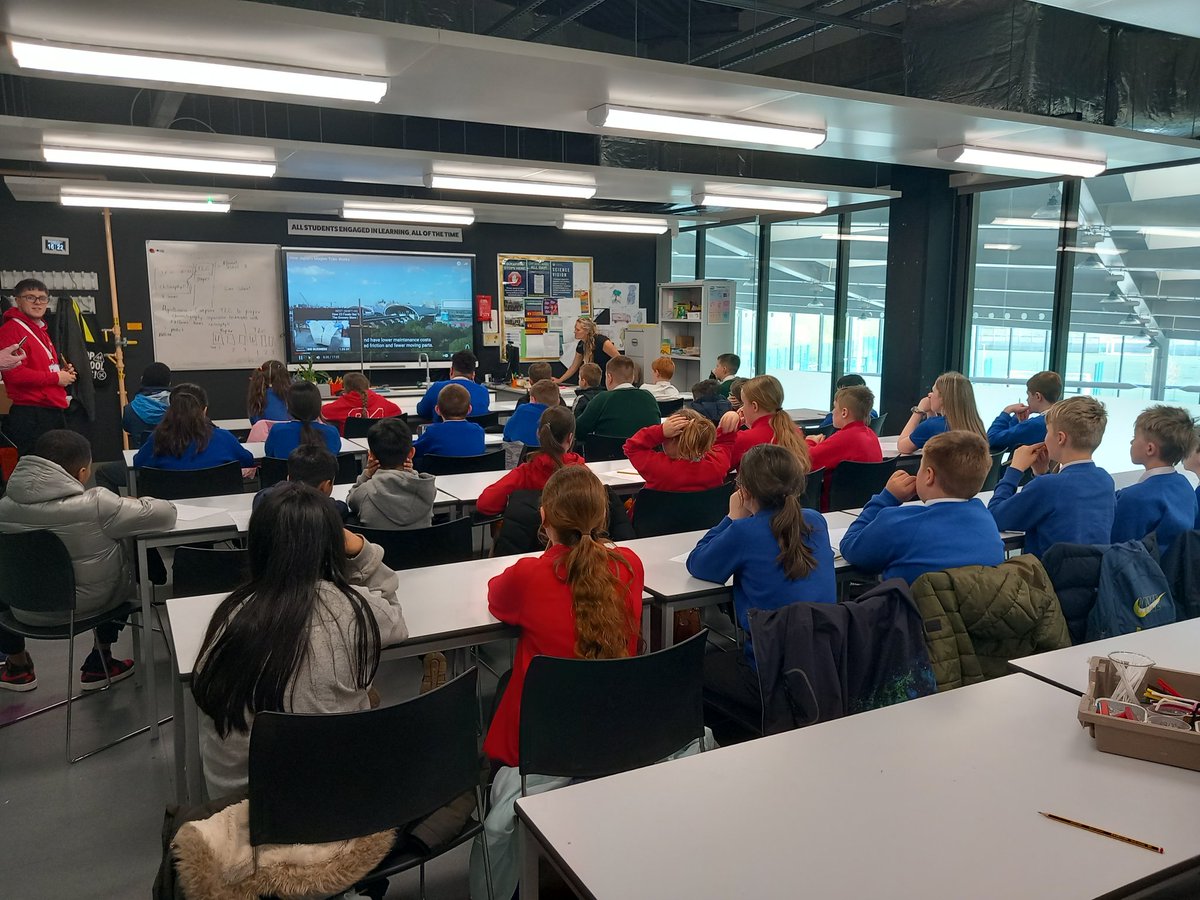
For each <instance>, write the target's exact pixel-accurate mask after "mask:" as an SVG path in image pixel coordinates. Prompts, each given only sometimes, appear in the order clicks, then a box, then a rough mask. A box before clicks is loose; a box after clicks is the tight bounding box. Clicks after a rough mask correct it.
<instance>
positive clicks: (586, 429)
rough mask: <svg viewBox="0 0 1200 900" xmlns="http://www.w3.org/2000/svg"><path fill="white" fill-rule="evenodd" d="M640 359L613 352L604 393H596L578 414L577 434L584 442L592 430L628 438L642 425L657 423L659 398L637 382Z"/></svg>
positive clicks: (659, 417)
mask: <svg viewBox="0 0 1200 900" xmlns="http://www.w3.org/2000/svg"><path fill="white" fill-rule="evenodd" d="M636 378H637V363H635V362H634V361H633V360H632V359H630V358H629V357H628V356H614V357H613V358H612V359H610V360H609V361H608V365H607V366H606V367H605V369H604V383H605V385H606V386H607V387H608V390H606V391H605V392H604V393H603V394H600V395H598V396H596V397H593V398H592V400H591V402H590V403H588V405H587V408H586V409H585V410H584V411H583V412H582V413H578V414H576V416H575V436H576V437H577V438H578V439H579V440H580V441H581V442H583V443H585V444H586V443H587V439H588V437H590V436H591V435H593V434H603V435H610V436H612V437H619V438H629V437H633V435H634V433H635V432H636V431H637V430H638V429H639V428H645V427H646V426H647V425H656V424H658V422H659V421H661V419H662V417H661V416H660V415H659V414H658V401H657V400H655V399H654V398H653V397H651V396H650V394H648V393H647V392H646V391H639V390H638V389H637V387H636V386H635V385H634V383H633V382H634V380H635V379H636Z"/></svg>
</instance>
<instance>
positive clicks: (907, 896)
mask: <svg viewBox="0 0 1200 900" xmlns="http://www.w3.org/2000/svg"><path fill="white" fill-rule="evenodd" d="M1076 704H1077V700H1076V698H1074V697H1073V696H1071V695H1070V694H1068V693H1066V692H1065V691H1060V690H1056V689H1055V688H1052V687H1051V686H1049V685H1046V684H1043V683H1040V682H1038V681H1036V680H1034V679H1032V678H1028V677H1026V676H1024V675H1010V676H1007V677H1005V678H999V679H995V680H993V681H989V682H985V683H983V684H978V685H973V686H971V687H966V688H960V689H958V690H954V691H949V692H947V693H943V694H937V695H935V696H932V697H925V698H922V699H920V700H914V701H910V702H908V703H902V704H900V705H898V706H891V707H887V708H885V709H880V710H874V711H871V712H866V713H862V714H860V715H856V716H849V717H847V718H844V719H838V720H836V721H833V722H826V723H823V724H821V725H815V726H812V727H810V728H802V729H799V730H796V731H791V732H787V733H786V734H781V735H775V736H773V737H768V738H764V739H761V740H756V741H749V742H747V743H743V744H737V745H735V746H731V747H726V748H723V749H720V750H715V751H711V752H709V753H703V754H700V755H698V756H693V757H689V758H687V759H681V760H676V761H673V762H669V763H662V764H659V765H655V766H649V767H647V768H643V769H637V770H635V771H632V772H626V773H624V774H621V775H615V776H612V777H610V778H601V779H598V780H595V781H590V782H584V783H582V784H578V785H573V786H571V787H566V788H562V789H560V790H557V791H550V792H548V793H544V794H538V795H536V796H533V797H528V798H525V799H523V800H520V801H518V804H517V808H518V811H519V814H520V816H521V818H522V819H523V820H525V821H526V822H529V823H531V824H532V826H533V828H534V829H535V830H536V832H537V833H538V834H539V835H540V841H541V842H543V843H545V844H549V845H550V846H551V847H552V848H553V851H554V853H555V855H556V856H557V857H558V858H559V859H560V860H562V861H563V863H565V866H566V867H567V868H568V869H569V870H570V872H571V873H573V874H574V876H575V878H577V879H578V880H579V881H580V882H581V883H582V884H583V885H585V886H586V888H587V890H588V892H589V896H594V897H596V898H598V900H610V898H620V900H638V898H656V900H657V898H662V897H756V898H764V900H771V898H781V900H782V898H794V897H797V896H801V895H803V896H805V897H839V898H842V897H845V898H850V897H855V898H857V897H887V898H889V900H936V898H951V897H955V898H957V897H964V896H969V897H971V898H972V900H1000V898H1004V900H1008V898H1012V897H1021V898H1055V900H1060V898H1085V897H1094V896H1096V895H1098V894H1103V893H1105V892H1106V891H1109V890H1112V889H1114V888H1117V887H1119V886H1121V885H1124V884H1128V883H1129V882H1132V881H1135V880H1137V879H1139V878H1142V877H1145V876H1148V875H1151V874H1153V873H1155V872H1158V871H1160V870H1162V869H1164V868H1166V867H1168V866H1171V865H1174V864H1176V863H1180V862H1183V861H1185V860H1187V859H1189V858H1192V857H1194V856H1195V854H1196V852H1197V850H1196V841H1195V836H1196V835H1197V834H1200V804H1198V803H1196V802H1195V799H1196V796H1197V793H1198V792H1200V772H1190V771H1187V770H1185V769H1179V768H1174V767H1171V766H1163V765H1156V764H1153V763H1147V762H1142V761H1140V760H1135V759H1127V758H1124V757H1120V756H1114V755H1112V754H1108V753H1100V752H1098V751H1097V750H1096V749H1095V747H1093V746H1092V743H1093V741H1092V738H1091V737H1090V736H1088V734H1087V732H1085V731H1084V730H1083V729H1081V728H1080V727H1079V724H1078V722H1077V721H1076V719H1075V715H1076ZM839 776H840V777H839ZM722 810H725V811H730V810H736V811H737V814H736V821H734V820H732V819H730V817H729V816H728V815H722V814H721V811H722ZM1039 810H1045V811H1047V812H1053V813H1057V814H1058V815H1062V816H1066V817H1068V818H1071V819H1075V820H1077V821H1083V822H1087V823H1089V824H1094V825H1097V826H1099V827H1101V828H1107V829H1109V830H1111V831H1116V832H1120V833H1121V834H1125V835H1129V836H1131V837H1135V838H1137V839H1139V840H1143V841H1148V842H1150V843H1152V844H1158V845H1161V846H1162V847H1164V848H1165V850H1166V853H1165V854H1164V855H1159V854H1157V853H1152V852H1149V851H1147V850H1143V849H1140V848H1137V847H1131V846H1129V845H1126V844H1122V843H1119V842H1117V841H1114V840H1111V839H1109V838H1105V837H1100V836H1098V835H1094V834H1089V833H1088V832H1086V831H1083V830H1080V829H1077V828H1071V827H1069V826H1066V825H1061V824H1059V823H1057V822H1052V821H1050V820H1048V819H1044V818H1042V817H1041V816H1039V815H1038V811H1039ZM688 860H690V861H691V862H690V863H689V862H687V861H688ZM705 860H709V861H711V860H726V861H729V860H740V861H742V864H738V865H734V864H728V865H720V864H700V863H698V861H705ZM618 861H619V862H618Z"/></svg>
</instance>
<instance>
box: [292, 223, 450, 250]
mask: <svg viewBox="0 0 1200 900" xmlns="http://www.w3.org/2000/svg"><path fill="white" fill-rule="evenodd" d="M288 234H295V235H312V236H314V237H346V238H376V239H379V240H385V241H442V242H445V243H453V244H461V243H462V229H461V228H447V227H445V226H442V225H401V224H399V223H396V222H329V221H324V220H316V219H288Z"/></svg>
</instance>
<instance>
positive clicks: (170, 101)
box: [147, 91, 187, 128]
mask: <svg viewBox="0 0 1200 900" xmlns="http://www.w3.org/2000/svg"><path fill="white" fill-rule="evenodd" d="M186 96H187V95H186V94H184V93H182V92H180V91H155V93H154V99H153V100H151V101H150V121H149V122H148V123H147V124H148V125H149V126H150V127H151V128H170V127H171V123H172V122H174V121H175V117H176V116H178V115H179V107H180V106H181V105H182V104H183V98H184V97H186Z"/></svg>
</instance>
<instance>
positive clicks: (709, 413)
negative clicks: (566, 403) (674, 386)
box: [575, 378, 741, 425]
mask: <svg viewBox="0 0 1200 900" xmlns="http://www.w3.org/2000/svg"><path fill="white" fill-rule="evenodd" d="M732 396H733V394H732V392H730V397H732ZM738 396H739V398H740V397H741V393H740V392H739V394H738ZM739 402H740V400H739ZM575 405H576V406H578V405H579V404H578V403H576V404H575ZM687 407H688V409H694V410H695V411H696V412H698V413H700V415H702V416H704V418H706V419H708V421H710V422H712V423H713V424H714V425H719V424H720V423H721V416H723V415H725V413H727V412H729V411H730V410H731V409H732V408H733V407H732V405H731V400H729V399H727V398H725V397H722V396H721V394H720V392H719V391H718V390H717V383H716V382H715V381H713V380H712V379H711V378H706V379H704V380H703V381H697V382H696V383H695V384H693V385H692V399H691V400H689V401H688V402H687Z"/></svg>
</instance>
